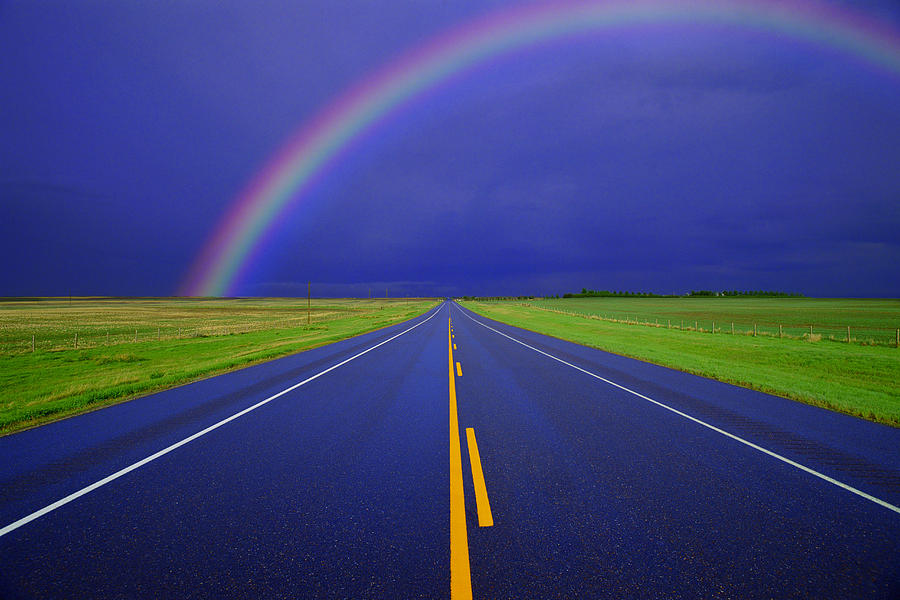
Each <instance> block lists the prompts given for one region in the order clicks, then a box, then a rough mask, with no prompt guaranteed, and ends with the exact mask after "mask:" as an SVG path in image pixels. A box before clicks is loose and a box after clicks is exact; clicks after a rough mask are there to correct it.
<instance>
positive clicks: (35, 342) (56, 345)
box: [0, 312, 368, 355]
mask: <svg viewBox="0 0 900 600" xmlns="http://www.w3.org/2000/svg"><path fill="white" fill-rule="evenodd" d="M366 314H368V313H360V314H354V316H356V317H364V316H365V315H366ZM346 317H347V314H346V313H340V312H329V313H324V314H323V313H319V314H316V313H312V314H311V315H310V316H309V320H308V321H307V316H306V315H303V316H302V317H294V318H285V319H274V320H268V321H255V322H243V323H242V322H229V323H216V324H208V325H197V324H184V325H181V326H179V325H175V324H171V323H170V324H165V325H160V326H157V327H153V326H147V325H146V324H142V325H138V326H127V325H123V324H121V323H117V324H116V325H114V326H110V327H108V328H99V327H97V326H90V327H63V328H58V327H54V328H53V329H38V330H36V331H35V332H34V333H32V334H31V336H26V337H24V338H23V337H21V331H19V332H18V335H17V336H15V337H14V338H10V337H8V336H3V337H4V338H5V339H0V353H2V354H5V355H15V354H26V353H30V352H52V351H58V350H72V349H77V350H85V349H90V348H98V347H102V346H118V345H125V344H140V343H150V342H163V341H171V340H186V339H192V338H209V337H218V336H227V335H239V334H244V333H252V332H259V331H272V330H276V329H281V330H315V329H322V328H323V326H324V325H325V324H326V323H328V322H329V321H334V320H337V319H342V318H346Z"/></svg>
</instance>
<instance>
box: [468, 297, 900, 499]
mask: <svg viewBox="0 0 900 600" xmlns="http://www.w3.org/2000/svg"><path fill="white" fill-rule="evenodd" d="M457 308H459V311H460V312H461V313H462V314H464V315H465V316H466V317H468V318H469V319H470V320H472V321H474V322H476V323H478V324H479V325H481V326H482V327H485V328H487V329H490V330H491V331H493V332H494V333H498V334H500V335H502V336H503V337H505V338H509V339H510V340H512V341H514V342H516V343H517V344H521V345H523V346H525V347H526V348H530V349H531V350H534V351H535V352H538V353H540V354H543V355H544V356H546V357H548V358H552V359H553V360H555V361H559V362H561V363H562V364H564V365H568V366H570V367H572V368H573V369H576V370H578V371H581V372H582V373H585V374H586V375H590V376H591V377H594V378H595V379H599V380H600V381H602V382H604V383H608V384H609V385H611V386H613V387H617V388H619V389H620V390H622V391H625V392H628V393H629V394H633V395H635V396H637V397H638V398H641V399H643V400H646V401H647V402H652V403H653V404H656V405H657V406H660V407H662V408H665V409H666V410H669V411H672V412H673V413H675V414H676V415H679V416H681V417H684V418H685V419H689V420H691V421H693V422H695V423H697V424H699V425H703V426H704V427H707V428H709V429H712V430H713V431H715V432H716V433H721V434H722V435H724V436H726V437H729V438H731V439H733V440H736V441H738V442H740V443H742V444H745V445H747V446H749V447H751V448H753V449H754V450H758V451H760V452H762V453H763V454H767V455H769V456H771V457H772V458H777V459H778V460H780V461H782V462H784V463H787V464H789V465H791V466H792V467H796V468H798V469H800V470H801V471H805V472H807V473H809V474H810V475H815V476H816V477H818V478H819V479H823V480H825V481H827V482H828V483H831V484H833V485H836V486H838V487H839V488H843V489H845V490H847V491H848V492H851V493H854V494H856V495H857V496H860V497H862V498H865V499H866V500H870V501H872V502H874V503H875V504H879V505H881V506H883V507H885V508H887V509H888V510H892V511H894V512H895V513H898V514H900V507H897V506H894V505H893V504H891V503H890V502H885V501H884V500H882V499H880V498H876V497H875V496H872V495H870V494H867V493H865V492H864V491H862V490H858V489H856V488H855V487H853V486H852V485H848V484H846V483H844V482H842V481H838V480H837V479H834V478H832V477H829V476H828V475H825V474H824V473H819V472H818V471H816V470H815V469H811V468H809V467H807V466H805V465H801V464H800V463H798V462H795V461H793V460H791V459H789V458H787V457H784V456H781V455H780V454H777V453H775V452H772V451H771V450H766V449H765V448H763V447H762V446H757V445H756V444H754V443H753V442H750V441H748V440H745V439H744V438H742V437H740V436H737V435H734V434H733V433H729V432H727V431H725V430H724V429H719V428H718V427H716V426H715V425H710V424H709V423H707V422H705V421H701V420H700V419H698V418H696V417H692V416H691V415H689V414H687V413H683V412H681V411H680V410H678V409H675V408H672V407H671V406H668V405H666V404H663V403H662V402H659V401H657V400H654V399H653V398H649V397H647V396H645V395H643V394H641V393H639V392H636V391H634V390H631V389H628V388H627V387H625V386H624V385H620V384H618V383H616V382H615V381H610V380H609V379H605V378H603V377H600V376H599V375H596V374H595V373H591V372H590V371H587V370H585V369H582V368H581V367H579V366H576V365H573V364H572V363H570V362H566V361H564V360H563V359H561V358H557V357H556V356H553V355H552V354H548V353H547V352H544V351H543V350H538V349H537V348H535V347H534V346H529V345H528V344H526V343H525V342H523V341H520V340H517V339H516V338H514V337H512V336H510V335H507V334H505V333H503V332H502V331H499V330H497V329H494V328H493V327H491V326H490V325H485V324H484V323H482V322H481V321H479V320H478V319H475V318H473V317H471V316H469V315H468V313H467V312H466V311H464V310H462V308H461V307H459V306H457Z"/></svg>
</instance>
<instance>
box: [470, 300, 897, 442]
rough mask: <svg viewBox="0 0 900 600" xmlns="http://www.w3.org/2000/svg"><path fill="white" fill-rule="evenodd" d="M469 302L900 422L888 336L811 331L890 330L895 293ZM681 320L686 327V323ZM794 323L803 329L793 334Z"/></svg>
mask: <svg viewBox="0 0 900 600" xmlns="http://www.w3.org/2000/svg"><path fill="white" fill-rule="evenodd" d="M464 306H466V307H467V308H470V309H472V310H473V311H475V312H477V313H479V314H482V315H484V316H486V317H489V318H492V319H496V320H498V321H502V322H505V323H509V324H510V325H515V326H517V327H522V328H524V329H529V330H532V331H537V332H540V333H545V334H548V335H551V336H554V337H558V338H562V339H566V340H570V341H573V342H577V343H580V344H584V345H586V346H592V347H595V348H600V349H602V350H607V351H609V352H614V353H616V354H621V355H625V356H631V357H634V358H638V359H641V360H646V361H648V362H653V363H656V364H660V365H665V366H667V367H672V368H675V369H679V370H682V371H687V372H689V373H695V374H697V375H702V376H705V377H710V378H713V379H718V380H720V381H726V382H728V383H734V384H737V385H741V386H744V387H748V388H751V389H755V390H760V391H763V392H767V393H770V394H776V395H779V396H784V397H787V398H792V399H795V400H799V401H802V402H806V403H809V404H814V405H817V406H823V407H826V408H829V409H832V410H837V411H840V412H844V413H848V414H851V415H855V416H859V417H863V418H866V419H870V420H872V421H878V422H881V423H886V424H890V425H893V426H895V427H896V426H900V383H898V382H900V349H897V348H894V347H892V346H891V345H888V342H887V341H885V342H884V343H882V344H878V343H877V342H876V343H875V344H874V345H872V344H870V338H868V337H863V338H862V339H856V343H849V344H848V343H846V342H845V341H844V342H842V341H839V338H838V337H835V340H833V341H832V340H831V339H830V338H829V337H827V336H826V337H820V336H821V334H815V333H814V334H813V336H812V338H810V337H809V335H808V327H809V324H810V323H813V327H814V331H815V330H818V325H816V324H815V323H822V327H823V329H825V327H826V325H830V326H832V327H833V328H834V329H835V330H837V329H838V328H840V325H838V323H840V324H844V323H851V332H852V331H853V328H854V325H853V323H855V324H856V326H857V327H859V328H860V329H861V330H862V328H863V327H869V328H870V329H871V330H872V331H874V330H885V331H889V330H891V327H892V326H896V324H897V323H898V322H900V301H897V300H871V301H870V300H825V299H822V300H819V299H769V298H759V299H746V298H744V299H730V298H707V299H695V298H660V299H640V298H611V299H607V298H590V299H567V300H543V301H534V303H533V304H532V305H530V306H529V305H526V304H523V303H521V302H515V301H507V302H465V303H464ZM557 311H563V312H557ZM571 313H575V314H571ZM601 315H605V317H606V318H604V317H603V316H601ZM614 318H615V319H619V320H618V321H614V320H610V319H614ZM626 318H627V320H628V321H632V322H633V323H634V322H635V321H636V322H637V323H634V324H629V323H626V322H625V320H626ZM682 319H684V321H685V329H679V327H680V325H681V320H682ZM813 319H815V321H813ZM695 320H696V321H698V326H699V327H700V328H701V330H695V329H694V321H695ZM712 321H716V332H715V333H714V334H713V333H712V332H711V329H712V327H711V325H712ZM732 321H736V322H739V323H749V328H748V327H744V328H738V327H737V326H736V331H737V333H736V334H735V335H731V325H730V324H731V322H732ZM703 322H705V324H706V329H702V328H703V324H702V323H703ZM754 322H756V323H766V324H774V327H769V328H768V331H769V332H770V333H769V334H767V335H763V334H762V333H761V329H762V328H760V327H758V331H760V334H759V335H757V336H753V335H752V324H753V323H754ZM779 322H780V323H781V324H784V327H783V328H782V329H783V330H784V331H785V333H784V337H778V324H779ZM669 323H671V327H670V326H669ZM789 323H790V324H791V325H792V330H793V329H796V330H797V332H798V333H799V332H801V331H805V332H806V333H805V334H804V333H799V334H798V335H797V336H796V337H788V334H787V324H789ZM844 332H846V327H845V326H844ZM853 339H854V338H852V337H851V340H853Z"/></svg>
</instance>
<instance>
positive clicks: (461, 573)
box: [447, 324, 472, 600]
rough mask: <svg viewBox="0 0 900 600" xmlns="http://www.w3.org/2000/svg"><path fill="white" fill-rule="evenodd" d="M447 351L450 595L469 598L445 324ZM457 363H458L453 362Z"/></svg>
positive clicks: (449, 346) (456, 424)
mask: <svg viewBox="0 0 900 600" xmlns="http://www.w3.org/2000/svg"><path fill="white" fill-rule="evenodd" d="M447 336H448V337H447V354H448V355H449V360H450V598H452V599H453V600H470V599H471V598H472V576H471V573H470V571H469V541H468V538H467V535H466V501H465V497H464V496H463V477H462V450H461V449H460V443H459V417H458V415H457V412H456V379H455V378H454V377H453V342H452V337H451V333H450V328H449V324H448V328H447ZM456 364H457V366H459V363H456Z"/></svg>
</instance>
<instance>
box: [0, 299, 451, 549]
mask: <svg viewBox="0 0 900 600" xmlns="http://www.w3.org/2000/svg"><path fill="white" fill-rule="evenodd" d="M442 304H443V303H441V304H439V305H438V306H436V307H435V308H433V309H432V310H433V311H434V312H433V313H432V315H431V316H430V317H428V318H427V319H424V320H422V321H420V322H418V323H416V324H415V325H413V326H412V327H410V328H409V329H405V330H403V331H401V332H400V333H398V334H397V335H395V336H392V337H389V338H388V339H386V340H384V341H383V342H379V343H378V344H375V345H374V346H372V347H371V348H367V349H366V350H363V351H362V352H360V353H359V354H355V355H354V356H351V357H350V358H347V359H345V360H342V361H341V362H339V363H337V364H336V365H332V366H330V367H328V368H327V369H325V370H324V371H320V372H318V373H316V374H315V375H313V376H312V377H308V378H306V379H304V380H303V381H301V382H300V383H295V384H294V385H292V386H291V387H289V388H287V389H284V390H281V391H280V392H278V393H277V394H274V395H272V396H269V397H268V398H266V399H265V400H261V401H259V402H257V403H256V404H254V405H253V406H250V407H248V408H245V409H244V410H242V411H240V412H237V413H235V414H233V415H231V416H230V417H227V418H225V419H222V420H221V421H219V422H218V423H216V424H214V425H210V426H209V427H207V428H206V429H203V430H201V431H198V432H197V433H195V434H193V435H191V436H188V437H186V438H184V439H183V440H181V441H180V442H175V443H174V444H172V445H171V446H169V447H167V448H163V449H162V450H160V451H159V452H156V453H154V454H151V455H150V456H148V457H146V458H144V459H141V460H139V461H137V462H136V463H134V464H132V465H129V466H127V467H125V468H124V469H121V470H119V471H116V472H115V473H113V474H112V475H108V476H106V477H104V478H103V479H101V480H99V481H95V482H94V483H92V484H90V485H89V486H87V487H83V488H81V489H80V490H78V491H77V492H73V493H71V494H69V495H68V496H66V497H65V498H60V499H59V500H57V501H56V502H54V503H53V504H48V505H47V506H45V507H44V508H42V509H40V510H36V511H34V512H33V513H31V514H30V515H28V516H25V517H22V518H21V519H19V520H18V521H14V522H12V523H10V524H9V525H7V526H6V527H4V528H3V529H0V537H3V536H4V535H6V534H7V533H10V532H12V531H15V530H16V529H18V528H19V527H22V526H23V525H26V524H28V523H30V522H31V521H34V520H35V519H37V518H39V517H42V516H44V515H46V514H47V513H49V512H52V511H54V510H56V509H57V508H59V507H61V506H64V505H66V504H68V503H69V502H71V501H73V500H76V499H78V498H80V497H81V496H84V495H85V494H88V493H90V492H93V491H94V490H96V489H97V488H99V487H102V486H104V485H106V484H107V483H109V482H111V481H114V480H116V479H118V478H119V477H122V476H123V475H127V474H128V473H131V472H132V471H134V470H135V469H139V468H141V467H143V466H144V465H146V464H147V463H149V462H152V461H154V460H156V459H157V458H159V457H161V456H164V455H166V454H168V453H169V452H172V451H173V450H176V449H178V448H180V447H181V446H184V445H185V444H188V443H190V442H192V441H194V440H196V439H197V438H199V437H201V436H204V435H206V434H207V433H209V432H210V431H212V430H214V429H218V428H219V427H221V426H222V425H225V424H226V423H229V422H231V421H234V420H235V419H237V418H238V417H242V416H244V415H246V414H247V413H248V412H250V411H253V410H256V409H257V408H259V407H260V406H262V405H264V404H268V403H269V402H271V401H272V400H275V399H276V398H279V397H280V396H283V395H285V394H287V393H288V392H291V391H293V390H295V389H297V388H298V387H300V386H302V385H306V384H307V383H309V382H310V381H312V380H314V379H318V378H319V377H321V376H322V375H325V374H326V373H328V372H330V371H333V370H335V369H337V368H338V367H340V366H342V365H345V364H347V363H348V362H350V361H351V360H354V359H357V358H359V357H360V356H362V355H363V354H367V353H369V352H371V351H372V350H374V349H376V348H378V347H379V346H383V345H385V344H387V343H388V342H390V341H391V340H394V339H396V338H398V337H400V336H401V335H403V334H404V333H408V332H410V331H412V330H413V329H415V328H416V327H418V326H419V325H422V324H424V323H427V322H428V321H430V320H431V319H432V318H434V316H435V315H436V314H438V312H439V311H440V309H441V305H442Z"/></svg>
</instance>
